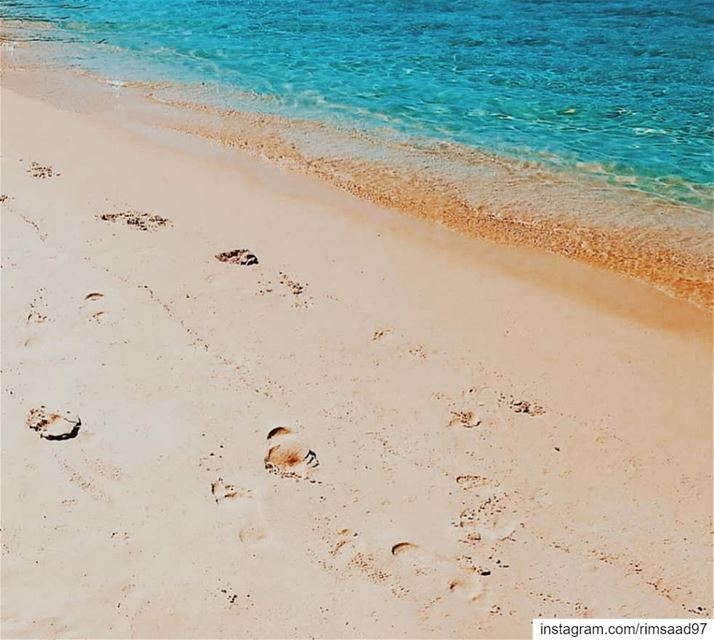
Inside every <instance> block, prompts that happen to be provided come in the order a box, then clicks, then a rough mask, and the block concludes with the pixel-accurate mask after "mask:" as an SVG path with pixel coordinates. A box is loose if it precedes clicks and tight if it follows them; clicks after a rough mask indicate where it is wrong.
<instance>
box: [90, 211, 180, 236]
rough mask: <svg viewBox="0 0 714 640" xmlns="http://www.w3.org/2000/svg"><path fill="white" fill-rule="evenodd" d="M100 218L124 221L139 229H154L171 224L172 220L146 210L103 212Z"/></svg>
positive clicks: (108, 220)
mask: <svg viewBox="0 0 714 640" xmlns="http://www.w3.org/2000/svg"><path fill="white" fill-rule="evenodd" d="M98 218H99V219H100V220H104V222H123V223H124V224H125V225H127V226H128V227H131V228H133V229H138V230H139V231H153V230H155V229H158V228H159V227H166V226H170V225H171V221H170V220H169V219H168V218H163V217H161V216H159V215H156V214H155V213H147V212H145V211H134V210H129V211H120V212H118V213H102V214H100V215H99V216H98Z"/></svg>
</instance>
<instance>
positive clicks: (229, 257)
mask: <svg viewBox="0 0 714 640" xmlns="http://www.w3.org/2000/svg"><path fill="white" fill-rule="evenodd" d="M215 257H216V260H218V261H219V262H227V263H229V264H238V265H241V266H244V267H248V266H251V265H254V264H258V258H257V257H256V255H255V254H254V253H251V252H250V251H249V250H248V249H233V250H231V251H224V252H223V253H217V254H216V256H215Z"/></svg>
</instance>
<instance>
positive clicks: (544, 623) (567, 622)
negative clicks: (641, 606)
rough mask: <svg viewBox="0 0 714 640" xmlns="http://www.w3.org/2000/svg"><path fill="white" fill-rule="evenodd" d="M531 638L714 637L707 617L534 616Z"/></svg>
mask: <svg viewBox="0 0 714 640" xmlns="http://www.w3.org/2000/svg"><path fill="white" fill-rule="evenodd" d="M533 638H534V640H536V639H538V640H555V639H558V638H559V639H560V640H566V639H567V640H571V639H573V638H588V639H589V640H605V639H606V638H607V640H614V639H615V638H628V639H630V640H672V639H673V638H692V639H694V638H700V639H702V640H704V639H706V640H711V639H714V621H713V620H712V619H706V618H651V619H644V618H640V619H628V618H590V619H587V620H584V619H582V618H580V619H579V618H535V619H534V620H533Z"/></svg>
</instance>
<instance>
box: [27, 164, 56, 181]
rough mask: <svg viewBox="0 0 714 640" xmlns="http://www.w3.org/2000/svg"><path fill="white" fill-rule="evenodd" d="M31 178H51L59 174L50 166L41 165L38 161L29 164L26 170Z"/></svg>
mask: <svg viewBox="0 0 714 640" xmlns="http://www.w3.org/2000/svg"><path fill="white" fill-rule="evenodd" d="M27 173H29V174H30V175H31V176H32V177H33V178H42V179H45V178H52V177H53V176H58V175H60V174H59V173H57V172H56V171H55V170H54V169H52V167H50V166H44V165H41V164H40V163H39V162H33V163H31V164H30V168H29V169H28V170H27Z"/></svg>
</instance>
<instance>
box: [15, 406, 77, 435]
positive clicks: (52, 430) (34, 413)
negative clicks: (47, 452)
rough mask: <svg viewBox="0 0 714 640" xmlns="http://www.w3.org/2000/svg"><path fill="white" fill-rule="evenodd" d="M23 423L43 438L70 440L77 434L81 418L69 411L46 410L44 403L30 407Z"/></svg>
mask: <svg viewBox="0 0 714 640" xmlns="http://www.w3.org/2000/svg"><path fill="white" fill-rule="evenodd" d="M25 424H26V425H27V427H28V428H29V429H32V430H33V431H36V432H37V433H39V435H40V438H42V439H44V440H71V439H72V438H76V437H77V436H78V435H79V430H80V427H81V426H82V420H81V419H80V418H79V416H75V415H74V414H72V413H71V412H70V411H55V412H51V411H47V409H46V408H45V406H44V405H42V406H40V407H39V408H33V409H30V411H29V412H28V414H27V419H26V420H25Z"/></svg>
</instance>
